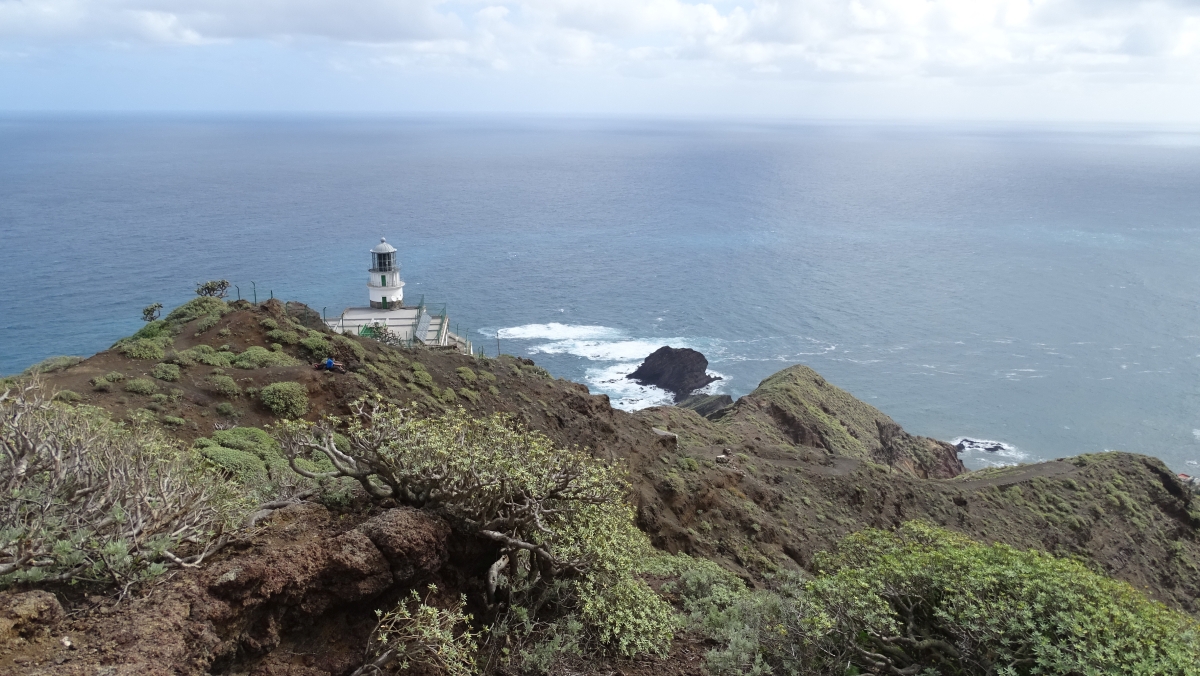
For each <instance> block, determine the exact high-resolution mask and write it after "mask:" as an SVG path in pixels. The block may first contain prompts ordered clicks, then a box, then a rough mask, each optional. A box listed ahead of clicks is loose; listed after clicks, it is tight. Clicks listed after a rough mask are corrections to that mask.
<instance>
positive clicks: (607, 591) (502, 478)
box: [275, 399, 674, 656]
mask: <svg viewBox="0 0 1200 676" xmlns="http://www.w3.org/2000/svg"><path fill="white" fill-rule="evenodd" d="M353 410H354V411H355V415H354V416H352V417H350V418H348V419H340V418H334V417H326V418H324V419H322V421H321V422H320V423H317V424H315V425H314V424H312V423H307V422H304V421H285V422H283V423H280V424H279V425H277V426H276V427H275V434H276V438H277V439H278V440H279V441H280V445H281V448H282V450H283V453H284V455H285V456H286V457H287V458H288V460H289V463H290V464H291V466H292V468H293V469H294V470H296V472H297V473H299V474H301V475H303V476H307V477H310V478H313V479H318V480H319V479H327V478H334V477H349V478H352V479H354V480H355V481H358V482H359V484H360V485H361V486H362V488H363V489H364V490H365V491H366V492H367V493H368V494H369V495H371V496H373V497H375V498H378V499H391V500H395V501H397V502H400V503H401V504H407V505H411V506H414V507H422V508H425V509H432V510H436V511H438V512H440V513H442V514H444V515H446V516H447V517H448V518H449V519H450V520H451V521H452V522H453V523H455V524H458V525H457V527H458V528H461V529H463V530H464V531H466V533H468V534H472V535H476V536H479V537H482V538H485V539H488V540H491V541H493V542H496V543H497V544H499V545H501V547H502V548H504V550H505V551H507V552H509V554H510V564H509V566H508V577H507V580H508V582H507V584H508V586H509V590H510V603H511V604H512V607H514V608H516V607H520V608H522V611H523V612H525V613H526V614H529V613H532V614H533V615H536V614H537V613H539V612H541V611H542V610H543V609H545V610H546V612H548V613H551V612H552V613H556V614H558V615H559V616H560V617H561V616H564V615H565V616H569V617H575V618H577V619H578V620H579V621H580V622H581V623H582V626H583V627H584V632H585V634H586V635H587V637H588V641H590V642H591V644H593V645H603V646H605V647H606V648H607V649H609V650H613V651H615V652H617V653H619V654H622V655H626V656H632V655H637V654H645V653H652V654H664V653H665V651H666V648H667V646H668V644H669V642H670V640H671V635H672V633H671V632H672V628H673V627H674V623H673V621H672V619H671V618H672V613H671V609H670V607H669V606H668V605H667V604H666V603H665V602H664V601H663V600H662V599H661V598H660V597H659V596H658V595H657V594H655V593H654V592H653V591H652V590H650V588H649V587H648V586H646V584H645V583H644V582H643V581H641V580H640V579H638V578H636V577H635V576H634V573H633V571H634V567H635V565H634V564H635V562H636V561H637V560H639V559H640V558H642V557H644V556H646V555H647V553H648V552H649V551H650V550H651V548H650V545H649V541H648V540H647V538H646V536H645V534H643V533H642V532H641V531H639V530H638V529H637V527H636V526H635V524H634V512H633V508H632V507H631V506H630V505H629V504H628V503H627V502H626V496H627V495H628V492H629V484H628V483H627V482H626V480H625V475H624V472H623V470H621V469H620V468H619V467H618V466H615V465H610V464H608V463H605V462H603V461H601V460H598V459H596V458H593V457H592V456H591V455H589V454H588V453H586V452H584V451H581V450H577V449H561V448H556V447H555V446H554V444H553V442H552V441H551V440H550V439H548V438H546V437H545V436H544V435H541V434H540V433H537V432H531V431H528V430H526V429H524V428H523V427H521V426H520V425H519V424H518V423H517V422H516V421H514V420H513V419H512V418H510V417H507V416H503V415H492V416H489V417H485V418H472V417H469V416H468V415H467V413H466V412H465V411H463V410H462V409H458V410H457V411H454V412H451V413H448V414H446V415H442V416H438V417H434V418H419V417H417V416H416V415H414V414H413V412H412V411H411V410H408V409H401V408H398V407H396V406H394V405H392V404H388V403H383V402H382V401H381V400H379V399H375V400H360V401H358V402H356V403H355V404H354V405H353ZM339 430H344V434H345V436H346V439H347V443H346V444H345V449H341V448H338V443H337V439H336V434H337V432H338V431H339ZM314 458H323V459H324V461H325V462H328V463H329V465H330V466H331V467H332V469H331V470H330V471H328V472H313V471H312V470H311V469H306V468H305V467H304V466H303V465H301V464H300V461H302V460H307V461H309V462H312V461H313V459H314ZM551 598H553V602H549V600H550V599H551ZM530 609H531V610H530Z"/></svg>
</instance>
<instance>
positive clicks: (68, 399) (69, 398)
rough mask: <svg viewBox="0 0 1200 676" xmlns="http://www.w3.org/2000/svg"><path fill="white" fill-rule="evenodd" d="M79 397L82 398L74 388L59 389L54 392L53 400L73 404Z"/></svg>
mask: <svg viewBox="0 0 1200 676" xmlns="http://www.w3.org/2000/svg"><path fill="white" fill-rule="evenodd" d="M80 399H83V397H81V396H80V395H79V393H78V392H75V391H74V390H59V391H57V392H55V393H54V401H61V402H64V403H67V404H73V403H75V402H77V401H79V400H80Z"/></svg>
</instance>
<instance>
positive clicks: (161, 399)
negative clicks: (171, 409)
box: [150, 392, 171, 404]
mask: <svg viewBox="0 0 1200 676" xmlns="http://www.w3.org/2000/svg"><path fill="white" fill-rule="evenodd" d="M170 400H171V397H169V396H167V395H165V394H163V393H161V392H160V393H158V394H152V395H150V401H152V402H154V403H156V404H165V403H167V402H168V401H170Z"/></svg>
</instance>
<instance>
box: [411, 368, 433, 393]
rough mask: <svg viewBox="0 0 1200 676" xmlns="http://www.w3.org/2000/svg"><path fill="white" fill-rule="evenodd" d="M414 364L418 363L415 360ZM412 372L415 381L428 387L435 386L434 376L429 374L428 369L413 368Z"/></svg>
mask: <svg viewBox="0 0 1200 676" xmlns="http://www.w3.org/2000/svg"><path fill="white" fill-rule="evenodd" d="M413 364H416V362H413ZM412 374H413V377H412V379H413V382H414V383H416V384H418V385H420V386H421V387H424V388H426V389H431V388H433V376H431V375H429V372H428V371H426V370H424V369H418V368H413V372H412Z"/></svg>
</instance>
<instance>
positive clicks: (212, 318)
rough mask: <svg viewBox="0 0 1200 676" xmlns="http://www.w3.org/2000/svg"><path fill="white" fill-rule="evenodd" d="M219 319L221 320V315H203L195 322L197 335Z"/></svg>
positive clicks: (212, 325)
mask: <svg viewBox="0 0 1200 676" xmlns="http://www.w3.org/2000/svg"><path fill="white" fill-rule="evenodd" d="M219 321H221V315H205V316H204V317H202V318H201V319H200V321H199V322H198V323H197V324H196V335H197V336H198V335H200V334H202V333H204V332H205V331H207V330H209V329H211V328H212V327H214V326H216V325H217V322H219Z"/></svg>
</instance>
